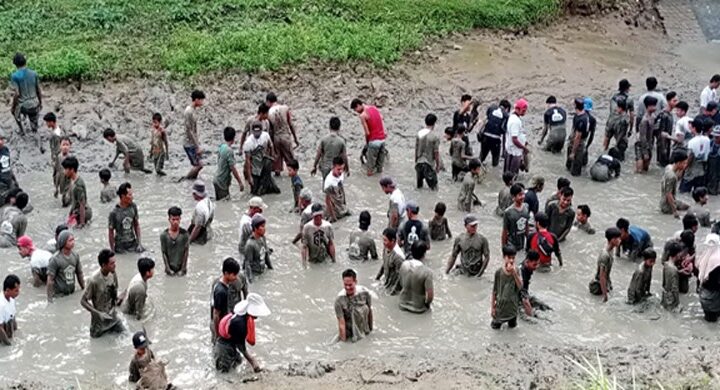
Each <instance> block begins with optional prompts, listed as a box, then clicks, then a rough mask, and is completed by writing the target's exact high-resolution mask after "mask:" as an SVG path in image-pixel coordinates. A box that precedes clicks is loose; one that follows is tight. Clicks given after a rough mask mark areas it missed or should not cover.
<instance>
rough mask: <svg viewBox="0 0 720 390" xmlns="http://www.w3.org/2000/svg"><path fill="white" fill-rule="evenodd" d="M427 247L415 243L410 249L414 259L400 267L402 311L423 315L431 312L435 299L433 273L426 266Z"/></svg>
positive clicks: (422, 243)
mask: <svg viewBox="0 0 720 390" xmlns="http://www.w3.org/2000/svg"><path fill="white" fill-rule="evenodd" d="M426 252H427V245H425V243H424V242H422V241H415V243H413V246H412V247H411V248H410V253H411V255H412V258H411V259H409V260H405V261H404V262H403V263H402V266H400V284H401V286H402V290H401V291H400V310H405V311H408V312H410V313H415V314H422V313H425V312H426V311H428V310H430V304H432V301H433V299H434V296H435V293H434V288H433V272H432V270H431V269H430V268H429V267H428V266H427V265H425V264H424V261H425V253H426Z"/></svg>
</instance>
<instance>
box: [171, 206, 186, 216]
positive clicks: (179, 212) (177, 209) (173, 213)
mask: <svg viewBox="0 0 720 390" xmlns="http://www.w3.org/2000/svg"><path fill="white" fill-rule="evenodd" d="M167 213H168V217H179V216H181V215H182V209H181V208H180V207H177V206H173V207H170V208H169V209H168V212H167Z"/></svg>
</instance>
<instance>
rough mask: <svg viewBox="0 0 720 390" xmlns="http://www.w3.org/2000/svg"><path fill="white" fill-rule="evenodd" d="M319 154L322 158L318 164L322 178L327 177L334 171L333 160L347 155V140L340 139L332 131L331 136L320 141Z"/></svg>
mask: <svg viewBox="0 0 720 390" xmlns="http://www.w3.org/2000/svg"><path fill="white" fill-rule="evenodd" d="M318 152H320V155H321V156H322V157H321V158H320V162H319V164H318V165H319V168H320V172H321V173H322V177H327V175H329V174H330V170H331V169H332V166H333V159H334V158H335V157H343V156H346V155H347V149H346V146H345V139H344V138H342V137H340V136H339V135H338V133H337V132H334V131H331V132H330V134H328V135H326V136H325V137H323V138H322V139H321V140H320V145H318Z"/></svg>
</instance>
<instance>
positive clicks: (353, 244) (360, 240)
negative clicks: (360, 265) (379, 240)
mask: <svg viewBox="0 0 720 390" xmlns="http://www.w3.org/2000/svg"><path fill="white" fill-rule="evenodd" d="M349 241H350V242H349V246H348V257H349V258H350V260H356V261H365V260H368V259H370V258H372V259H373V260H377V259H378V254H377V247H376V246H375V241H374V240H373V239H372V236H370V233H369V232H368V231H367V230H364V231H363V230H360V229H358V230H355V231H353V232H352V233H350V240H349Z"/></svg>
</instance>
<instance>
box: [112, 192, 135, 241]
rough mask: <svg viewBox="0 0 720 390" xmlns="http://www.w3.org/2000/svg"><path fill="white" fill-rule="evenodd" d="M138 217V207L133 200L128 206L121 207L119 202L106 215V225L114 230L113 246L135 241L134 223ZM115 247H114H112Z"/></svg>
mask: <svg viewBox="0 0 720 390" xmlns="http://www.w3.org/2000/svg"><path fill="white" fill-rule="evenodd" d="M137 219H138V209H137V205H136V204H135V202H133V203H130V205H129V206H128V207H121V206H120V205H119V204H117V205H115V208H114V209H113V210H112V211H111V212H110V215H108V227H109V228H110V229H113V230H114V231H115V246H120V247H122V246H123V245H130V244H134V243H137V237H136V236H135V229H134V223H135V221H137ZM113 249H115V248H113Z"/></svg>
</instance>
